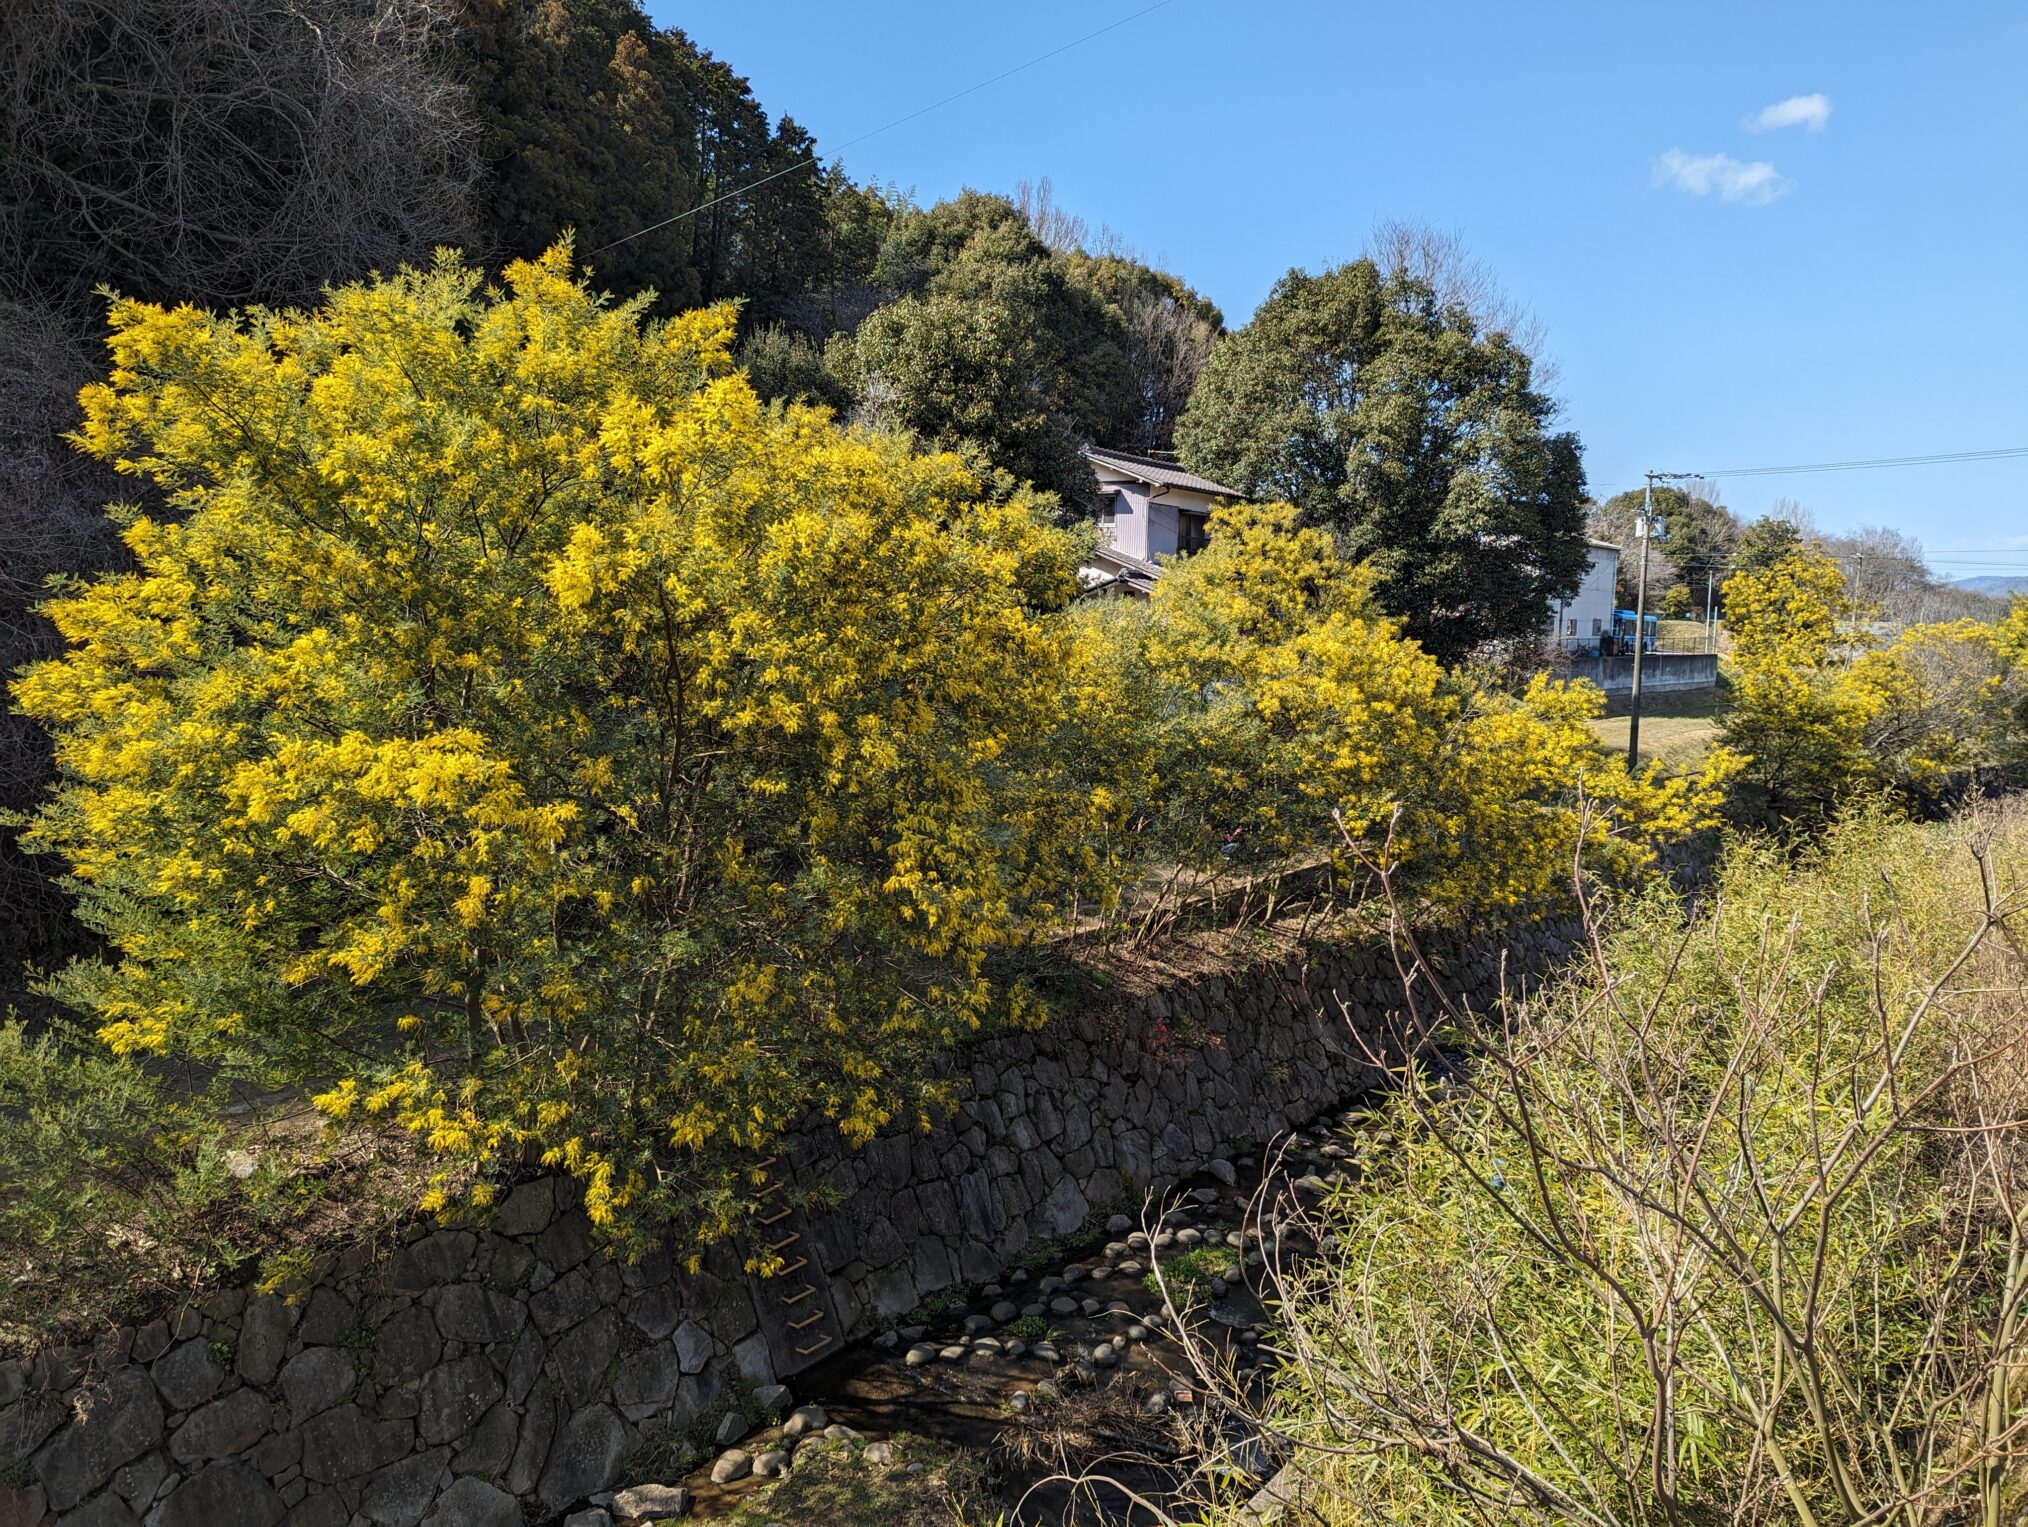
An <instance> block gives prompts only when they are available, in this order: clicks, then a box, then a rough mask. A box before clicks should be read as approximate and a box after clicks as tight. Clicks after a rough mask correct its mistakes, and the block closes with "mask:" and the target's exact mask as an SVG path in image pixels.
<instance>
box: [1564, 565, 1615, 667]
mask: <svg viewBox="0 0 2028 1527" xmlns="http://www.w3.org/2000/svg"><path fill="white" fill-rule="evenodd" d="M1590 544H1591V562H1590V564H1589V565H1588V566H1587V567H1586V568H1585V570H1584V582H1582V583H1580V584H1579V585H1578V586H1577V592H1576V593H1575V594H1573V595H1571V596H1570V598H1568V599H1559V600H1557V601H1555V602H1554V603H1553V604H1551V605H1550V607H1549V640H1550V643H1551V644H1552V645H1553V646H1556V647H1560V648H1562V649H1563V650H1564V651H1565V652H1569V653H1593V654H1596V653H1597V652H1598V651H1599V640H1600V638H1601V637H1610V636H1611V635H1612V634H1613V611H1614V610H1615V608H1616V607H1617V605H1618V601H1617V600H1616V599H1614V597H1613V586H1614V584H1616V583H1617V582H1618V581H1619V576H1620V549H1619V548H1618V547H1617V546H1615V545H1613V544H1612V543H1611V542H1610V541H1593V542H1591V543H1590ZM1608 646H1609V647H1610V643H1608Z"/></svg>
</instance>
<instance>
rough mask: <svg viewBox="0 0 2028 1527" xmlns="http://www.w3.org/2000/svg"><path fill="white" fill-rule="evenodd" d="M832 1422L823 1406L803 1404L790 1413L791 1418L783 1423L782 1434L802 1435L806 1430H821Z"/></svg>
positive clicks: (790, 1435)
mask: <svg viewBox="0 0 2028 1527" xmlns="http://www.w3.org/2000/svg"><path fill="white" fill-rule="evenodd" d="M830 1424H831V1419H830V1417H828V1416H826V1415H825V1414H824V1411H823V1407H821V1406H818V1405H802V1406H798V1407H797V1408H796V1409H795V1410H793V1411H791V1412H790V1413H789V1419H788V1420H787V1421H786V1422H784V1423H783V1425H782V1435H783V1436H784V1437H800V1436H802V1435H804V1434H805V1433H806V1432H821V1431H822V1430H823V1429H824V1428H825V1427H827V1426H829V1425H830Z"/></svg>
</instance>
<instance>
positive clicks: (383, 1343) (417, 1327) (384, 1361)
mask: <svg viewBox="0 0 2028 1527" xmlns="http://www.w3.org/2000/svg"><path fill="white" fill-rule="evenodd" d="M452 1292H454V1293H455V1292H459V1290H453V1291H452ZM445 1298H447V1299H448V1298H449V1295H446V1296H445ZM437 1332H438V1325H437V1317H435V1316H433V1315H431V1314H430V1312H429V1311H428V1310H426V1309H424V1308H423V1307H422V1306H421V1305H419V1304H411V1305H409V1306H408V1307H407V1308H405V1309H400V1310H396V1311H395V1312H394V1313H393V1314H392V1315H390V1316H388V1317H387V1319H385V1320H384V1321H382V1322H381V1323H380V1330H379V1331H378V1332H377V1333H376V1334H375V1335H374V1338H373V1372H374V1376H375V1377H377V1378H378V1379H379V1380H380V1381H381V1382H382V1383H383V1384H390V1383H392V1384H398V1383H400V1382H402V1381H403V1380H405V1379H412V1378H418V1377H420V1376H421V1375H423V1374H425V1373H427V1372H429V1370H430V1369H431V1368H433V1367H435V1366H436V1361H437V1358H438V1356H439V1355H441V1354H442V1352H443V1350H444V1343H443V1338H442V1337H441V1336H439V1335H438V1334H437Z"/></svg>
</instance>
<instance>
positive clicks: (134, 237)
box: [0, 0, 478, 1001]
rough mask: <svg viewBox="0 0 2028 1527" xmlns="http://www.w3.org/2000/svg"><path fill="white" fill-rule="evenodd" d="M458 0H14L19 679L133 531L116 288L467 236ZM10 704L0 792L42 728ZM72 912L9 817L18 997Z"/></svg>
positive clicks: (6, 419)
mask: <svg viewBox="0 0 2028 1527" xmlns="http://www.w3.org/2000/svg"><path fill="white" fill-rule="evenodd" d="M454 19H455V18H454V11H453V8H452V5H451V3H450V0H7V3H6V4H4V5H0V682H4V679H5V678H8V677H11V675H12V673H13V670H14V669H16V668H17V667H18V666H19V665H20V664H22V663H24V662H27V661H31V660H33V659H35V658H37V657H40V656H44V655H46V654H47V653H49V652H50V651H52V650H54V642H55V633H54V632H53V631H52V630H51V629H50V627H49V626H48V625H47V624H46V623H45V622H43V621H42V620H41V618H40V617H39V616H38V615H36V614H35V613H34V608H35V605H36V603H37V602H38V601H39V600H40V599H41V597H42V596H43V593H44V587H45V583H46V581H47V580H48V579H49V578H50V577H51V576H53V575H59V574H84V573H91V572H98V571H103V570H104V569H106V568H108V567H111V566H114V565H116V563H117V561H118V557H119V554H120V548H119V544H118V540H117V538H116V536H115V535H114V533H113V526H112V524H111V522H110V521H109V520H108V519H107V518H106V516H105V513H104V506H105V504H106V503H107V502H108V501H109V500H112V499H115V498H120V497H126V496H131V495H132V492H133V487H132V485H131V484H127V485H126V487H125V488H124V489H123V488H122V487H121V485H120V480H118V479H115V478H114V477H113V476H112V475H111V474H110V473H108V472H106V471H104V470H103V469H101V468H99V467H98V466H96V465H95V464H93V463H90V462H88V461H86V460H85V459H84V458H82V457H81V456H78V455H77V454H76V453H75V452H73V451H71V449H70V448H69V446H68V445H67V444H66V442H65V441H64V439H63V435H64V433H65V432H66V431H68V430H70V429H71V428H73V427H74V426H75V425H76V423H77V420H78V408H77V393H78V389H79V388H80V387H81V386H82V385H83V384H84V383H85V382H87V381H89V380H90V379H91V378H92V377H93V376H94V375H95V374H96V373H97V372H98V371H99V370H100V369H101V367H102V365H103V355H102V353H101V352H100V349H99V345H98V341H97V336H98V334H99V333H100V332H101V323H102V299H101V298H100V296H99V295H98V292H99V290H100V289H102V288H108V287H110V288H113V289H116V290H118V291H119V292H121V293H122V294H124V295H127V296H134V297H143V298H149V299H154V300H159V301H165V302H195V303H198V304H201V305H204V306H209V307H232V306H239V305H244V304H248V303H267V304H271V305H273V304H283V303H291V302H299V301H305V300H309V299H313V298H314V297H315V296H316V295H317V293H318V291H319V289H320V288H321V287H323V286H324V285H325V284H327V283H329V282H332V281H338V280H345V279H349V278H353V277H357V276H361V275H364V274H366V273H367V272H368V271H370V270H373V269H376V268H379V269H392V268H393V267H394V266H395V265H397V264H399V263H401V262H403V261H419V260H425V259H427V258H429V256H430V253H431V251H432V248H433V246H435V245H438V244H444V243H453V242H457V241H459V240H462V239H464V238H466V237H467V236H468V235H469V234H470V232H471V229H472V222H471V199H472V191H473V187H474V184H475V180H476V176H477V172H478V166H477V160H476V157H475V143H476V140H475V136H474V133H473V130H472V128H471V126H470V124H469V123H468V121H467V118H466V114H465V100H464V92H463V90H462V88H461V87H460V86H459V84H458V83H457V81H456V78H455V74H454V70H453V68H452V67H451V62H450V52H449V50H450V48H451V44H452V28H453V24H454ZM5 710H6V707H4V706H0V808H19V807H23V806H27V805H30V804H32V803H33V801H34V800H35V798H36V797H37V796H38V795H39V794H40V793H41V791H42V789H43V787H44V786H45V784H46V782H47V780H48V778H49V774H50V770H51V760H50V753H49V746H48V742H47V739H45V738H44V737H43V736H42V735H41V733H40V732H39V731H37V730H36V728H34V727H33V726H32V725H30V724H29V723H27V722H26V721H24V720H22V719H20V718H19V717H11V716H5V715H4V712H5ZM76 936H77V930H75V929H74V928H73V925H72V924H71V923H70V921H69V918H68V908H67V905H66V903H65V901H64V899H63V898H62V897H61V896H60V895H59V893H58V892H57V891H56V890H55V888H54V886H53V885H52V884H51V883H50V882H49V881H48V880H47V879H46V878H45V876H44V875H43V873H42V871H41V869H40V868H39V867H38V866H37V865H35V864H33V863H31V862H30V861H28V860H26V859H24V858H23V857H22V856H21V855H20V853H19V851H18V846H17V844H16V843H15V841H14V839H13V835H12V833H11V832H10V831H8V830H6V829H0V950H4V951H6V954H5V957H4V959H0V1001H4V1000H7V999H12V998H16V997H18V996H19V991H18V989H17V988H16V985H15V982H16V980H17V976H18V971H17V967H16V964H15V962H16V960H17V959H26V958H31V957H40V958H42V959H43V960H45V961H46V960H48V959H49V958H51V957H52V956H54V955H56V954H59V953H61V952H62V946H63V945H64V944H65V943H66V942H69V941H71V940H73V939H74V938H75V937H76Z"/></svg>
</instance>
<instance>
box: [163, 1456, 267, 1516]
mask: <svg viewBox="0 0 2028 1527" xmlns="http://www.w3.org/2000/svg"><path fill="white" fill-rule="evenodd" d="M287 1509H288V1508H287V1507H286V1506H284V1505H283V1504H282V1498H281V1497H280V1496H279V1495H277V1494H275V1491H274V1487H273V1486H272V1485H270V1484H269V1483H268V1482H267V1481H266V1480H265V1479H262V1478H261V1476H260V1473H259V1471H258V1470H256V1469H254V1468H253V1467H251V1466H250V1465H248V1464H244V1463H227V1464H221V1465H219V1466H218V1467H216V1468H211V1469H206V1470H205V1471H204V1472H203V1473H201V1474H193V1475H191V1477H190V1478H188V1479H186V1480H184V1481H183V1483H182V1484H180V1485H178V1486H177V1487H176V1489H175V1490H174V1491H173V1492H172V1493H171V1494H170V1496H169V1498H168V1499H167V1500H165V1501H164V1502H162V1506H161V1509H160V1510H158V1511H157V1512H155V1514H154V1515H153V1516H151V1517H150V1518H149V1522H150V1523H151V1527H224V1524H225V1523H227V1522H230V1523H232V1527H274V1524H275V1523H276V1522H279V1521H280V1520H281V1519H282V1517H283V1515H284V1514H285V1513H286V1511H287Z"/></svg>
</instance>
